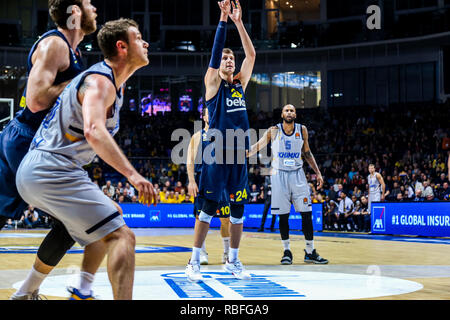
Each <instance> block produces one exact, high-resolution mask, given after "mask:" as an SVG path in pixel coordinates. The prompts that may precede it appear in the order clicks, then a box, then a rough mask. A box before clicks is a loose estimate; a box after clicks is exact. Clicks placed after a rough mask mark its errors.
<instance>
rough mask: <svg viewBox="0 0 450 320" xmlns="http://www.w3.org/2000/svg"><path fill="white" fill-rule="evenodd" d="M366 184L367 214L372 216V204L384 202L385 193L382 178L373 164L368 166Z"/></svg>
mask: <svg viewBox="0 0 450 320" xmlns="http://www.w3.org/2000/svg"><path fill="white" fill-rule="evenodd" d="M367 182H368V183H369V213H370V214H372V202H379V201H384V195H385V193H386V185H385V183H384V179H383V176H382V175H381V174H380V173H378V172H376V171H375V165H373V164H369V175H368V176H367Z"/></svg>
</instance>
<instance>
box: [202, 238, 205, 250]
mask: <svg viewBox="0 0 450 320" xmlns="http://www.w3.org/2000/svg"><path fill="white" fill-rule="evenodd" d="M202 251H203V252H204V253H206V240H205V241H203V244H202Z"/></svg>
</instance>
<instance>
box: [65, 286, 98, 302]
mask: <svg viewBox="0 0 450 320" xmlns="http://www.w3.org/2000/svg"><path fill="white" fill-rule="evenodd" d="M67 291H69V293H70V297H69V300H98V299H97V298H95V297H94V294H93V291H92V290H91V293H90V294H89V295H87V296H85V295H83V294H81V292H80V291H79V290H78V289H76V288H74V287H67Z"/></svg>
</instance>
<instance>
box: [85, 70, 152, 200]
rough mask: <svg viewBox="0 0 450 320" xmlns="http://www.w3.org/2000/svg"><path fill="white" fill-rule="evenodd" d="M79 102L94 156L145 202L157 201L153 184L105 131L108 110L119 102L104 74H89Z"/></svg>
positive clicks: (114, 90) (87, 138) (86, 136)
mask: <svg viewBox="0 0 450 320" xmlns="http://www.w3.org/2000/svg"><path fill="white" fill-rule="evenodd" d="M78 99H79V101H80V102H81V104H82V112H83V120H84V128H83V129H84V136H85V138H86V140H87V142H88V143H89V144H90V145H91V147H92V149H93V150H94V151H95V153H96V154H97V155H98V156H99V157H100V158H102V159H103V160H104V161H105V162H106V163H107V164H109V165H110V166H111V167H113V168H114V169H116V170H117V171H118V172H120V173H121V174H122V175H124V176H125V177H126V178H127V179H128V181H130V183H131V184H132V185H133V186H134V187H135V188H136V189H137V190H138V191H139V200H140V201H141V202H142V203H145V204H151V203H152V202H154V201H156V194H155V191H154V189H153V185H152V184H151V183H150V182H149V181H148V180H146V179H145V178H144V177H142V176H141V175H140V174H139V173H138V172H137V171H136V169H135V168H134V167H133V165H132V164H131V163H130V162H129V161H128V159H127V158H126V156H125V155H124V154H123V152H122V150H121V149H120V147H119V146H118V145H117V143H116V142H115V140H114V138H113V137H112V136H111V134H110V133H109V132H108V130H107V128H106V119H107V112H108V109H109V107H110V106H111V105H113V104H114V102H115V99H116V88H115V86H114V85H113V84H112V82H111V81H110V80H109V79H107V78H106V77H104V76H101V75H97V74H93V75H90V76H88V77H86V79H85V80H84V82H83V84H82V85H81V87H80V89H79V91H78ZM155 204H156V202H155Z"/></svg>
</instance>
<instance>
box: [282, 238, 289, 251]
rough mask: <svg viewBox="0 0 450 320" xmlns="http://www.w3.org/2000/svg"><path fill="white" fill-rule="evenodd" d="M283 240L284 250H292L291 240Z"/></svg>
mask: <svg viewBox="0 0 450 320" xmlns="http://www.w3.org/2000/svg"><path fill="white" fill-rule="evenodd" d="M281 242H282V243H283V248H284V250H289V251H290V250H291V240H290V239H287V240H281Z"/></svg>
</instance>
